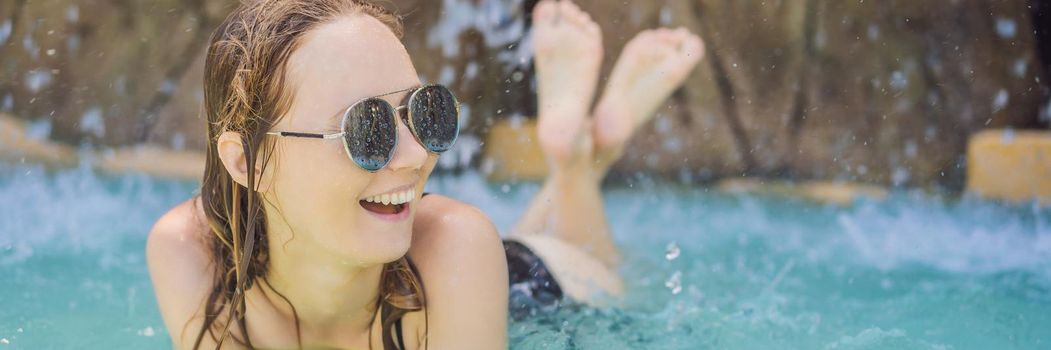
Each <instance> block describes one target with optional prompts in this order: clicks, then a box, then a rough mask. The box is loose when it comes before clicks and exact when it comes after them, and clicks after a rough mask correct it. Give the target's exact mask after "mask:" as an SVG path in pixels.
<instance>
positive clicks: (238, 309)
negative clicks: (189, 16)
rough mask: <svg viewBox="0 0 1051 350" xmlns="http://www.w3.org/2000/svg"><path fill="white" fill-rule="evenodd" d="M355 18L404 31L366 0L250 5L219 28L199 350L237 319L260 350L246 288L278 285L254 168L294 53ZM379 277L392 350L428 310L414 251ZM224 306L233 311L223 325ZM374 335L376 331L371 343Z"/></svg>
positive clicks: (207, 94) (207, 82)
mask: <svg viewBox="0 0 1051 350" xmlns="http://www.w3.org/2000/svg"><path fill="white" fill-rule="evenodd" d="M352 14H364V15H368V16H372V17H374V18H376V19H377V20H379V21H380V22H382V23H384V24H385V25H387V27H389V28H390V30H391V31H392V32H394V34H395V36H397V37H398V38H400V37H401V36H402V25H401V20H400V18H399V17H398V16H397V15H395V14H394V13H393V12H392V11H389V10H387V9H385V8H383V7H381V6H378V5H375V4H371V3H368V2H365V1H363V0H252V1H244V2H242V3H241V5H240V6H239V7H238V8H237V9H235V10H234V11H233V12H232V13H231V14H230V15H229V16H228V17H227V18H226V19H225V20H224V21H223V22H222V23H221V24H220V25H219V28H218V29H216V30H215V32H214V33H213V34H212V37H211V40H210V41H209V46H208V53H207V58H206V61H205V72H204V109H205V114H206V115H207V118H208V138H209V139H208V140H209V143H208V152H207V163H206V165H205V173H204V179H203V181H202V185H201V194H200V197H201V203H202V204H203V206H204V212H205V216H206V220H207V222H208V226H209V227H210V231H211V233H212V234H211V235H208V240H209V249H210V253H211V257H212V261H213V263H214V264H213V266H214V269H215V270H214V276H215V277H214V282H213V285H212V291H211V293H209V295H208V299H207V302H206V304H205V315H204V323H203V325H202V326H201V329H200V330H199V331H198V333H197V338H196V340H195V342H194V349H197V348H199V347H200V345H201V341H202V340H203V339H204V336H205V333H207V334H208V335H209V336H211V337H212V339H213V340H215V341H216V343H217V344H218V345H217V346H216V348H219V347H221V346H222V342H223V341H225V340H226V339H227V336H228V335H230V329H229V326H230V324H231V323H233V320H234V319H236V322H237V324H238V325H239V328H240V332H241V334H242V335H243V337H244V339H237V337H236V336H232V337H231V338H233V339H234V341H236V342H238V343H239V344H241V345H244V346H247V347H248V348H254V347H253V346H252V341H251V339H249V336H248V330H247V327H246V325H245V310H246V308H245V299H244V291H245V290H247V289H249V288H251V287H252V285H253V284H254V283H255V282H256V281H257V280H262V281H263V282H264V283H265V284H266V285H267V287H269V284H270V283H269V282H268V281H267V280H266V275H267V267H268V263H269V257H268V254H267V252H268V250H267V247H268V244H269V242H268V241H267V232H266V212H265V210H263V207H262V206H261V205H260V196H259V193H258V192H257V189H258V188H259V187H258V179H257V176H258V174H256V170H255V168H256V167H255V166H254V165H256V164H260V163H261V164H262V168H263V169H265V167H266V165H267V164H268V163H269V162H270V160H271V156H272V155H273V154H274V143H273V141H272V140H271V141H266V140H265V136H266V132H267V131H268V130H269V129H270V127H271V126H273V125H274V124H275V123H276V122H277V120H278V118H279V117H280V116H282V115H284V114H285V113H286V112H287V111H288V109H289V107H290V106H291V99H292V96H293V95H294V94H293V93H292V91H291V87H289V86H286V85H285V82H286V79H287V77H286V76H285V74H286V65H287V63H288V60H289V57H290V56H291V55H292V53H293V52H294V51H295V49H296V48H297V47H298V46H299V44H300V41H301V40H302V38H303V37H304V35H305V34H306V33H308V32H309V31H310V30H311V29H314V28H316V27H318V26H320V25H321V24H324V23H327V22H329V21H331V20H333V19H336V18H338V17H340V16H346V15H352ZM226 131H234V132H237V133H239V134H240V135H241V140H242V142H243V145H244V151H245V158H246V162H247V164H248V166H247V169H248V187H247V188H246V187H244V186H240V185H239V184H238V183H237V182H235V181H234V180H233V178H232V177H231V176H230V174H229V173H228V172H227V170H226V168H225V167H224V166H223V164H222V161H221V160H220V159H219V152H218V147H217V140H218V138H219V135H221V134H222V133H223V132H226ZM257 159H258V160H261V162H257ZM249 189H252V190H249ZM379 283H380V294H379V295H380V298H379V299H380V300H378V303H379V305H377V312H380V319H381V323H382V329H383V335H382V339H383V348H384V349H394V348H395V344H394V340H393V337H392V334H391V327H392V326H393V325H394V323H395V321H397V320H399V319H401V318H402V316H404V315H405V314H406V313H408V312H410V311H415V310H421V309H423V306H424V298H423V295H424V293H423V285H422V283H421V282H420V279H419V274H418V273H417V272H416V270H415V267H414V266H413V265H412V263H411V262H410V261H409V260H408V258H406V257H402V258H400V259H398V260H396V261H394V262H391V263H387V264H385V266H384V269H383V273H382V274H381V277H380V282H379ZM270 290H273V288H270ZM264 292H265V289H264ZM274 292H275V293H276V291H274ZM277 294H278V296H279V297H281V298H282V299H283V300H285V301H286V302H287V303H288V305H289V306H290V307H292V314H293V316H294V318H295V321H296V337H297V341H298V343H299V347H300V348H302V346H303V344H302V338H301V334H300V329H299V316H298V315H297V314H296V311H295V307H294V306H292V303H291V302H289V301H288V299H287V298H285V297H284V296H283V295H281V294H280V293H277ZM224 308H225V309H227V310H228V311H227V314H228V315H229V317H227V318H226V319H225V322H221V321H220V316H221V313H222V311H223V310H224ZM373 319H375V318H373ZM425 319H426V317H425ZM223 323H225V325H224V324H223ZM425 327H426V326H425ZM370 332H371V327H370ZM217 333H218V334H217ZM371 341H372V337H371V336H370V337H369V346H370V348H371V346H372V344H371Z"/></svg>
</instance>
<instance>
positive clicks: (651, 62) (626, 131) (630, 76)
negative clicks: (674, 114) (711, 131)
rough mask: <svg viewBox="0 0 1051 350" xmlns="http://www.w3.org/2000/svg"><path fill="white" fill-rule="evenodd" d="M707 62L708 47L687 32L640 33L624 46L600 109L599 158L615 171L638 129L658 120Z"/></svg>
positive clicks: (597, 130) (597, 127) (596, 130)
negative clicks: (666, 103) (702, 62)
mask: <svg viewBox="0 0 1051 350" xmlns="http://www.w3.org/2000/svg"><path fill="white" fill-rule="evenodd" d="M702 57H704V42H702V41H701V39H700V38H699V37H697V36H696V35H694V34H693V33H690V32H689V31H687V30H686V29H685V28H679V29H675V30H672V29H666V28H661V29H654V30H647V31H644V32H642V33H639V34H638V35H636V36H635V38H633V39H631V41H630V42H628V44H627V45H626V46H625V47H624V51H623V52H622V53H621V55H620V58H619V59H618V61H617V63H616V65H615V66H614V67H613V73H612V74H611V75H610V79H609V84H608V85H607V86H606V91H605V92H604V94H603V96H602V99H601V100H600V101H599V103H598V105H597V106H596V107H595V122H594V123H595V128H594V130H593V135H594V138H595V146H594V147H595V153H596V159H598V162H599V163H600V164H602V165H604V166H607V167H608V166H609V165H610V164H611V163H612V162H615V161H616V160H617V159H619V158H620V155H621V153H622V152H623V149H624V145H625V143H627V142H628V140H629V139H630V138H631V136H632V134H634V132H635V130H636V129H638V128H639V126H641V125H642V124H644V123H646V122H647V121H649V120H650V118H652V117H653V115H654V113H655V112H656V110H657V107H659V106H660V104H661V102H663V101H664V100H666V99H667V98H668V97H669V96H670V95H671V93H672V92H674V91H675V89H676V88H678V87H679V86H680V85H682V83H683V81H685V80H686V77H687V76H689V73H690V72H691V71H692V70H693V67H694V66H695V65H696V64H697V62H699V61H700V60H701V58H702Z"/></svg>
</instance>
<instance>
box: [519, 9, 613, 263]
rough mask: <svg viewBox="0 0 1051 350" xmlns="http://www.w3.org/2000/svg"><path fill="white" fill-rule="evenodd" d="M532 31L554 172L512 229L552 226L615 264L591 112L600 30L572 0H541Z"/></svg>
mask: <svg viewBox="0 0 1051 350" xmlns="http://www.w3.org/2000/svg"><path fill="white" fill-rule="evenodd" d="M533 35H534V36H533V40H534V47H535V48H536V65H537V75H538V81H539V88H538V90H539V91H538V94H539V109H540V111H539V112H540V113H539V114H540V115H539V126H538V139H539V140H540V145H541V148H542V149H543V151H544V154H545V157H546V158H547V162H548V165H549V169H551V173H550V175H549V177H548V180H547V182H546V183H545V184H544V187H543V189H542V190H541V192H540V194H539V195H538V196H537V197H536V198H535V199H534V200H533V203H532V205H530V208H529V209H528V210H527V211H526V213H525V214H524V216H523V219H522V221H520V223H519V225H518V226H517V227H516V228H515V229H514V231H513V232H512V235H516V236H519V235H529V234H535V233H540V232H551V233H553V234H554V235H555V236H556V237H558V238H560V239H562V240H565V241H566V242H568V243H571V244H573V245H575V246H577V247H579V248H580V249H583V250H584V251H585V252H588V253H589V254H591V255H593V256H595V257H596V258H598V259H600V260H601V261H602V262H603V263H605V264H607V265H609V266H612V265H615V263H616V261H617V250H616V246H615V245H614V244H613V240H612V239H610V237H609V229H608V227H607V222H606V217H605V210H604V209H603V204H602V194H601V193H600V192H599V182H600V181H601V179H602V176H601V175H600V174H595V172H594V166H593V164H592V163H593V155H592V150H593V142H592V140H591V138H592V132H591V128H590V121H589V120H588V117H587V116H588V110H589V109H590V104H591V100H592V98H593V97H594V91H595V83H596V81H597V80H598V68H599V66H600V63H601V60H602V46H601V42H602V38H601V33H600V32H599V30H598V26H597V25H596V24H595V23H594V22H593V21H592V20H591V18H590V17H588V15H587V14H586V13H584V12H583V11H581V10H580V9H579V8H578V7H577V6H576V5H574V4H573V3H572V2H569V1H562V2H555V1H543V2H541V3H540V4H538V5H537V7H536V9H534V32H533Z"/></svg>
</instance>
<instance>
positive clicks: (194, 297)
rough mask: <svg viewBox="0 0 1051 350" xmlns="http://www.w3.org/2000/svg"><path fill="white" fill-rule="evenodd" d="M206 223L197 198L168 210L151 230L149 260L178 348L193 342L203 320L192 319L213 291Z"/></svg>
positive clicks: (158, 294) (162, 307)
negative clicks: (195, 320)
mask: <svg viewBox="0 0 1051 350" xmlns="http://www.w3.org/2000/svg"><path fill="white" fill-rule="evenodd" d="M207 233H208V229H207V225H206V224H204V222H203V211H202V210H201V209H200V206H199V202H197V198H196V197H195V198H192V199H190V200H187V201H185V202H183V203H180V204H179V205H176V206H175V207H174V208H172V209H171V210H169V211H168V212H167V213H165V214H164V215H163V216H161V218H160V219H158V220H157V222H156V223H155V224H154V225H153V228H152V229H151V230H150V233H149V238H148V239H147V241H146V261H147V264H148V265H149V270H150V279H151V280H152V281H153V289H154V293H156V296H157V304H158V306H159V307H160V311H161V315H162V316H163V318H164V323H165V325H166V327H167V328H168V332H169V333H170V334H171V335H172V341H173V343H174V344H175V345H176V346H175V348H182V347H183V346H187V344H186V343H187V342H190V344H189V345H192V342H193V340H194V339H196V335H197V332H196V328H195V327H194V326H195V325H196V327H200V322H199V321H198V322H191V321H192V320H193V319H194V316H195V315H196V314H197V313H198V312H199V310H202V308H203V302H204V300H205V298H207V295H208V293H209V292H210V290H211V284H212V275H213V272H212V265H211V258H210V257H209V255H208V248H207V244H206V242H207V241H206V239H205V238H206V236H205V235H206V234H207Z"/></svg>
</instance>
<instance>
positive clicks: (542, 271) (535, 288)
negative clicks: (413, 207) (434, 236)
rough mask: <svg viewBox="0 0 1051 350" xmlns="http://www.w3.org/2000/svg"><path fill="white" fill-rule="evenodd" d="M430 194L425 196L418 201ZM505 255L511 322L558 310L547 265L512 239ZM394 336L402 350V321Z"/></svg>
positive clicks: (556, 290) (558, 295)
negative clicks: (540, 312)
mask: <svg viewBox="0 0 1051 350" xmlns="http://www.w3.org/2000/svg"><path fill="white" fill-rule="evenodd" d="M429 194H430V193H427V192H424V193H423V194H422V195H420V198H423V197H426V196H427V195H429ZM504 253H505V254H506V255H507V277H508V280H509V282H510V289H509V293H508V311H509V312H510V314H511V317H512V318H514V319H516V320H517V319H522V318H524V317H526V316H530V315H535V314H536V313H537V312H538V311H550V310H554V309H556V308H558V305H559V302H560V301H561V300H562V288H561V287H559V286H558V282H557V281H555V278H554V276H552V275H551V271H548V269H547V265H544V261H543V260H541V259H540V257H539V256H537V255H536V254H535V253H533V251H532V250H530V249H529V247H526V246H525V245H524V244H522V243H519V242H517V241H514V240H511V239H504ZM394 334H395V339H396V340H397V342H398V348H399V349H405V339H403V338H402V331H401V319H398V320H397V321H394Z"/></svg>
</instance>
